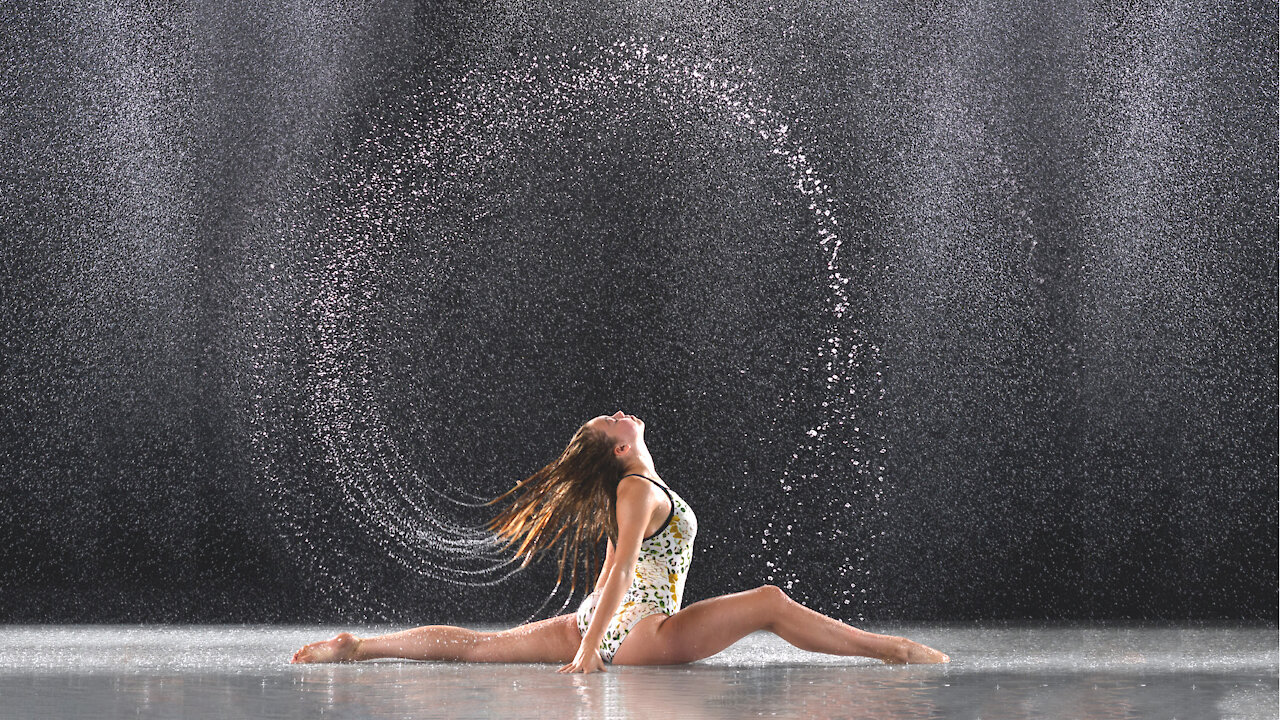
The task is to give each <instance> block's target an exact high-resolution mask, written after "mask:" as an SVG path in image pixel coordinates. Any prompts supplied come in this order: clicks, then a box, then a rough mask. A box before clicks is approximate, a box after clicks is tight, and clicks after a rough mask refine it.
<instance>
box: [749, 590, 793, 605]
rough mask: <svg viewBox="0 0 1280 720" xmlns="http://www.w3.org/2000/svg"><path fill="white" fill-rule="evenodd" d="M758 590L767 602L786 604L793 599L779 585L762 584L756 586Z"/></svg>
mask: <svg viewBox="0 0 1280 720" xmlns="http://www.w3.org/2000/svg"><path fill="white" fill-rule="evenodd" d="M756 592H758V593H760V595H761V596H762V597H764V598H765V600H766V601H767V602H769V603H772V604H773V605H777V606H782V605H785V604H786V603H787V601H789V600H790V599H791V596H790V595H787V593H786V592H785V591H784V590H783V589H782V588H780V587H778V586H777V585H761V586H760V587H758V588H756Z"/></svg>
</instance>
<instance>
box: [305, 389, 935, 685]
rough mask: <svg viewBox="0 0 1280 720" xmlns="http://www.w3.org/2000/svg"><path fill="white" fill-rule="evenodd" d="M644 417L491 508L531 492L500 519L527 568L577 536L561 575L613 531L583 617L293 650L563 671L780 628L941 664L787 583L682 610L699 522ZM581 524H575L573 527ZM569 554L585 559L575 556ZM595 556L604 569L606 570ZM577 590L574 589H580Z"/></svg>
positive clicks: (576, 443)
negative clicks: (827, 609)
mask: <svg viewBox="0 0 1280 720" xmlns="http://www.w3.org/2000/svg"><path fill="white" fill-rule="evenodd" d="M644 429H645V424H644V423H643V422H642V421H641V420H640V419H639V418H637V417H635V416H633V415H626V414H623V413H622V412H616V413H614V414H613V415H600V416H598V417H595V418H592V419H591V420H590V421H588V422H586V423H584V424H583V425H582V426H581V427H579V428H578V431H577V433H575V434H574V436H573V439H572V440H570V441H569V445H568V447H566V448H565V449H564V451H563V452H562V453H560V457H559V458H557V459H556V460H555V461H553V462H551V463H550V464H548V465H547V466H546V467H544V468H542V469H541V470H539V471H538V472H537V473H535V474H534V475H533V476H532V477H530V478H528V479H527V480H525V481H524V482H522V483H520V484H518V485H516V486H515V487H514V488H512V489H511V490H509V491H507V492H506V493H503V494H502V495H501V496H499V497H497V498H495V499H494V500H492V501H490V502H489V503H487V504H493V503H496V502H498V501H499V500H501V499H503V498H504V497H506V496H508V495H511V494H512V493H516V492H517V491H520V493H519V495H518V496H517V498H516V499H515V501H514V503H513V504H512V505H511V506H510V507H508V508H507V509H506V510H504V511H503V512H502V513H500V514H499V515H498V516H497V517H496V518H495V519H494V520H492V521H491V522H490V523H489V526H488V527H489V529H490V530H493V531H495V532H496V533H497V534H498V535H499V536H501V537H503V538H504V539H506V541H507V546H508V547H510V546H511V545H514V544H515V543H517V542H519V543H520V546H519V549H518V553H519V554H520V555H523V556H524V557H525V560H524V564H525V565H527V564H528V562H529V560H530V559H531V558H532V557H533V555H534V553H536V552H538V551H540V550H543V549H545V548H548V547H550V546H552V545H554V544H555V543H556V541H557V540H559V539H560V536H561V535H567V536H568V538H569V539H568V540H567V541H566V542H565V543H564V544H563V545H562V546H561V551H560V573H561V577H563V574H564V568H565V565H566V564H570V565H571V566H572V567H573V568H574V573H573V577H574V578H575V579H576V577H577V573H576V567H577V560H578V553H579V550H580V549H582V548H584V547H594V543H593V542H590V541H589V540H588V539H589V538H592V537H594V538H595V540H596V541H598V540H599V538H600V537H601V535H605V534H607V535H608V538H609V541H608V549H607V551H606V553H605V560H604V565H603V567H602V568H601V570H600V574H599V577H598V579H597V581H596V584H595V589H594V590H593V591H592V592H591V594H590V595H588V596H587V597H586V599H585V600H583V602H582V604H581V605H580V606H579V607H578V611H577V612H576V613H574V614H569V615H560V616H558V617H553V618H548V619H546V620H540V621H538V622H534V623H529V624H527V625H521V626H520V627H517V628H512V629H510V630H503V631H501V632H477V631H474V630H469V629H466V628H460V627H453V626H450V625H426V626H423V627H418V628H413V629H412V630H404V631H402V632H396V633H391V634H389V635H378V636H376V637H365V638H361V637H356V636H355V635H353V634H351V633H347V632H343V633H338V635H337V636H336V637H334V638H332V639H330V640H322V641H319V642H313V643H311V644H309V645H306V646H304V647H303V648H302V649H300V650H298V651H297V652H296V653H294V655H293V660H292V662H295V663H317V662H343V661H353V660H369V659H372V658H389V657H394V658H409V659H413V660H452V661H465V662H505V663H564V664H563V665H561V666H560V668H559V672H582V673H589V672H595V671H597V670H605V669H606V668H605V665H606V663H608V664H615V665H669V664H676V663H688V662H694V661H696V660H701V659H702V658H706V657H710V656H712V655H715V654H716V653H718V652H720V651H721V650H723V649H725V648H727V647H729V646H730V645H732V644H733V643H734V642H737V641H738V640H739V639H741V638H743V637H745V636H747V635H749V634H751V633H753V632H755V631H757V630H768V631H769V632H772V633H774V634H775V635H778V636H779V637H781V638H782V639H783V640H786V641H787V642H789V643H791V644H792V645H795V646H796V647H798V648H800V649H802V650H809V651H812V652H820V653H830V654H833V655H861V656H865V657H872V658H876V659H879V660H882V661H884V662H885V663H890V664H903V663H940V662H949V661H950V659H951V658H949V657H948V656H947V655H945V654H944V653H941V652H939V651H937V650H934V649H933V648H930V647H926V646H924V645H921V644H919V643H916V642H912V641H911V640H908V639H906V638H903V637H897V636H893V635H877V634H875V633H870V632H865V631H863V630H859V629H858V628H855V627H851V626H849V625H846V624H844V623H842V622H840V621H839V620H835V619H833V618H830V617H827V616H826V615H823V614H821V613H818V612H816V611H814V610H811V609H809V608H807V607H805V606H804V605H801V604H800V603H798V602H796V601H794V600H792V599H791V598H790V597H788V596H787V594H786V593H785V592H783V591H782V590H781V589H780V588H778V587H776V586H774V585H761V586H760V587H757V588H755V589H753V590H746V591H743V592H737V593H733V594H730V595H721V596H719V597H713V598H708V599H706V600H701V601H699V602H696V603H693V604H692V605H690V606H689V607H686V608H681V600H682V598H683V595H684V585H685V578H686V577H687V576H688V572H689V564H690V563H691V562H692V560H693V539H694V536H695V535H696V534H697V532H698V520H697V518H696V517H695V516H694V514H693V508H691V507H689V504H688V503H687V502H685V501H684V499H683V498H681V497H680V494H679V493H677V492H676V491H675V490H673V489H671V488H670V487H669V486H668V485H667V484H666V483H665V482H663V481H662V478H661V476H659V475H658V472H657V470H655V469H654V466H653V457H652V456H651V455H650V454H649V448H648V447H647V446H646V445H645V440H644ZM570 531H572V532H570ZM570 556H571V557H572V559H571V560H570V559H569V558H570ZM595 562H596V560H595V558H592V560H591V565H592V566H593V568H592V570H593V573H594V565H595ZM570 592H572V590H571V591H570Z"/></svg>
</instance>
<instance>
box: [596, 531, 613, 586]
mask: <svg viewBox="0 0 1280 720" xmlns="http://www.w3.org/2000/svg"><path fill="white" fill-rule="evenodd" d="M606 539H607V538H606ZM608 542H609V549H608V550H605V553H604V567H602V568H600V577H598V578H596V587H595V592H596V593H597V594H598V593H600V591H601V590H603V589H604V582H605V581H606V580H608V579H609V571H610V570H612V569H613V540H608Z"/></svg>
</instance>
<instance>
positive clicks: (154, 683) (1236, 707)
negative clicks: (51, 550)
mask: <svg viewBox="0 0 1280 720" xmlns="http://www.w3.org/2000/svg"><path fill="white" fill-rule="evenodd" d="M402 629H404V627H403V626H396V627H365V628H360V627H342V628H338V627H321V626H306V627H299V626H287V627H286V626H241V625H236V626H208V625H201V626H175V625H145V626H121V625H113V626H103V625H95V626H85V625H64V626H31V625H25V626H5V627H4V628H3V632H4V637H5V642H4V643H3V644H0V717H5V718H59V719H70V718H95V719H96V718H115V717H130V718H133V717H142V718H178V717H181V718H220V719H224V718H294V717H308V718H311V717H360V718H490V717H510V718H540V717H545V718H558V719H564V718H631V717H635V718H664V719H665V718H744V717H776V718H1268V719H1274V718H1276V717H1278V716H1280V687H1278V679H1280V666H1278V665H1277V629H1276V627H1275V626H1261V627H1259V626H1245V627H1242V626H1221V625H1219V626H1212V625H1194V626H1182V627H1139V626H1128V627H1090V626H1072V627H1062V626H1055V627H1045V626H1034V625H1018V626H1012V625H997V626H975V625H946V626H943V625H901V626H889V625H875V626H873V625H867V626H865V627H864V629H867V630H870V631H873V632H881V633H890V634H895V635H904V636H906V637H909V638H912V639H913V640H918V641H920V642H923V643H925V644H926V645H931V646H933V647H936V648H939V649H941V650H943V651H945V652H947V653H949V654H950V655H951V657H952V662H951V663H949V664H946V665H932V666H915V665H909V666H887V665H883V664H881V663H879V662H877V661H874V660H871V659H869V658H857V657H838V656H831V655H820V654H816V653H810V652H805V651H802V650H798V649H796V648H794V647H792V646H790V645H788V644H787V643H786V642H785V641H783V640H781V639H780V638H778V637H777V636H774V635H772V634H769V633H756V634H754V635H752V636H750V637H747V638H744V639H743V640H741V641H739V642H738V643H737V644H735V645H734V646H733V647H730V648H729V649H728V650H726V651H724V652H723V653H720V654H719V655H716V656H715V657H712V658H708V659H706V660H703V661H700V662H697V663H693V664H690V665H675V666H666V667H628V666H611V667H610V668H609V670H608V672H605V673H597V674H591V675H572V676H571V675H565V674H558V673H556V672H555V670H556V667H557V666H556V665H518V664H468V663H443V662H417V661H408V660H406V661H397V660H386V659H383V660H374V661H367V662H362V663H353V664H341V665H291V664H289V657H290V655H291V654H292V653H293V651H294V650H296V649H297V648H298V647H300V646H301V645H303V644H304V643H306V642H310V641H313V640H317V639H323V638H327V637H332V636H333V635H334V634H335V633H336V632H338V631H339V630H351V631H352V632H355V633H356V634H357V635H374V634H379V633H383V632H390V631H394V630H402ZM476 629H483V630H496V629H500V628H497V627H477V628H476Z"/></svg>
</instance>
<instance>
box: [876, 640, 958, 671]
mask: <svg viewBox="0 0 1280 720" xmlns="http://www.w3.org/2000/svg"><path fill="white" fill-rule="evenodd" d="M899 640H900V642H899V643H898V646H897V647H896V648H894V654H893V655H892V656H890V657H887V658H884V664H885V665H908V664H910V665H929V664H934V663H948V662H951V656H950V655H947V654H946V653H944V652H942V651H940V650H934V649H933V648H931V647H929V646H927V645H921V644H920V643H918V642H914V641H912V640H908V639H906V638H899Z"/></svg>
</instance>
